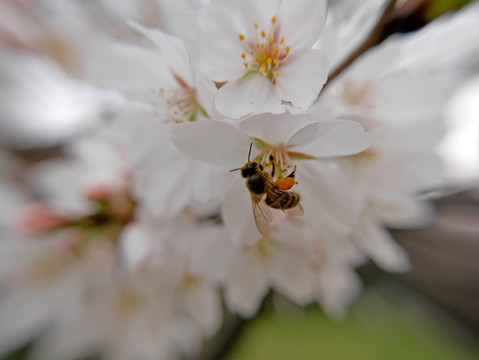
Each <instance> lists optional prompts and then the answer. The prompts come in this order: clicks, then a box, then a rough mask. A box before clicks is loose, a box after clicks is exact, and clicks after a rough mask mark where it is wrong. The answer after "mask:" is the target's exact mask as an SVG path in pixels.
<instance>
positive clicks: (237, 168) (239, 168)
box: [230, 168, 241, 172]
mask: <svg viewBox="0 0 479 360" xmlns="http://www.w3.org/2000/svg"><path fill="white" fill-rule="evenodd" d="M238 170H241V168H236V169H232V170H230V172H233V171H238Z"/></svg>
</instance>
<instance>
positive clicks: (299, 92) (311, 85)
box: [276, 50, 329, 110]
mask: <svg viewBox="0 0 479 360" xmlns="http://www.w3.org/2000/svg"><path fill="white" fill-rule="evenodd" d="M291 56H292V57H291V59H289V60H288V61H287V62H286V63H285V64H282V65H281V67H280V68H279V70H278V72H279V76H278V77H277V78H276V89H277V91H278V93H279V95H280V97H281V99H283V100H285V101H290V102H291V103H293V105H294V106H297V107H299V108H300V109H301V110H306V109H308V107H309V106H311V104H312V103H313V101H314V100H315V99H316V98H317V97H318V94H319V92H320V91H321V89H322V87H323V85H324V83H325V82H326V80H327V78H328V71H329V65H328V60H327V58H326V55H325V53H324V52H323V51H321V50H308V51H307V52H305V53H302V54H291Z"/></svg>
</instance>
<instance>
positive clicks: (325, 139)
mask: <svg viewBox="0 0 479 360" xmlns="http://www.w3.org/2000/svg"><path fill="white" fill-rule="evenodd" d="M375 140H376V135H375V134H374V133H373V132H366V131H364V129H363V127H362V126H361V125H359V124H358V123H356V122H354V121H349V120H335V121H327V122H324V123H319V134H318V137H317V139H316V141H314V142H311V143H309V144H308V145H305V146H301V147H299V148H297V149H296V150H298V151H300V152H304V153H306V154H311V155H314V156H317V157H328V156H345V155H352V154H357V153H359V152H361V151H364V150H366V149H367V148H369V147H370V146H371V145H372V144H373V143H374V141H375Z"/></svg>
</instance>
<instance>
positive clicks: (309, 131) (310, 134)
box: [286, 122, 320, 147]
mask: <svg viewBox="0 0 479 360" xmlns="http://www.w3.org/2000/svg"><path fill="white" fill-rule="evenodd" d="M319 129H320V125H319V123H317V122H314V123H311V124H308V125H307V126H305V127H304V128H302V129H299V130H298V131H296V132H295V133H294V134H293V136H291V138H290V139H289V140H288V143H287V144H286V146H287V147H297V146H301V145H303V144H309V143H310V142H311V141H313V140H315V139H316V138H317V137H318V132H319Z"/></svg>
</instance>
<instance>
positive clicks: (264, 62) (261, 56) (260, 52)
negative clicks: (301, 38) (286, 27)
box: [238, 16, 290, 82]
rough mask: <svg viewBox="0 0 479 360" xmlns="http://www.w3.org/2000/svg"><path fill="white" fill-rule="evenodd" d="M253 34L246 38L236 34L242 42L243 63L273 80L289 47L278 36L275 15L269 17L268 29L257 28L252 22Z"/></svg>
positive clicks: (249, 68)
mask: <svg viewBox="0 0 479 360" xmlns="http://www.w3.org/2000/svg"><path fill="white" fill-rule="evenodd" d="M254 29H255V32H254V35H253V36H251V37H250V38H246V37H245V35H244V34H242V33H240V34H238V37H239V39H240V41H241V42H242V44H243V48H244V50H245V51H244V52H243V53H242V54H241V58H242V59H243V65H244V67H245V68H246V69H248V70H250V71H258V72H260V73H261V74H263V75H264V76H265V77H267V78H268V79H270V80H271V81H273V82H275V80H276V78H277V77H278V76H279V68H280V66H281V63H282V62H283V61H284V60H285V59H286V58H287V56H288V54H289V50H290V47H289V46H286V45H285V43H284V42H285V41H284V37H281V36H280V25H279V23H278V21H277V18H276V16H273V17H272V18H271V26H270V28H269V30H268V31H266V30H265V29H261V30H260V29H259V25H258V23H256V22H255V23H254Z"/></svg>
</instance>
